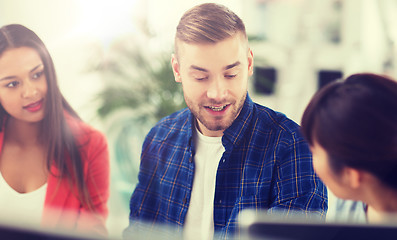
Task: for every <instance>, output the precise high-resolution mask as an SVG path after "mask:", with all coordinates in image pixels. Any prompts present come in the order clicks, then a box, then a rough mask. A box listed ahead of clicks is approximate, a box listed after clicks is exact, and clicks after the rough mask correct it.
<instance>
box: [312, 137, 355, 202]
mask: <svg viewBox="0 0 397 240" xmlns="http://www.w3.org/2000/svg"><path fill="white" fill-rule="evenodd" d="M310 150H311V152H312V154H313V168H314V171H315V172H316V173H317V175H318V176H319V177H320V179H321V180H322V181H323V183H324V184H325V185H326V186H327V188H328V189H329V190H330V191H331V192H332V193H333V194H335V196H337V197H339V198H343V199H352V197H354V196H351V195H352V191H350V188H349V184H348V181H349V179H347V176H346V174H344V170H343V169H342V171H341V172H340V173H335V171H334V170H333V169H332V168H331V166H330V162H329V156H328V153H327V151H326V150H325V149H324V148H323V147H322V146H321V145H320V144H319V143H318V142H316V141H314V144H313V145H312V146H311V147H310Z"/></svg>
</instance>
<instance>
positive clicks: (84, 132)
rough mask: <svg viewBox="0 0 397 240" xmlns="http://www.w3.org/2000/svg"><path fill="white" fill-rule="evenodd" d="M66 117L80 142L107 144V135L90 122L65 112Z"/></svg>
mask: <svg viewBox="0 0 397 240" xmlns="http://www.w3.org/2000/svg"><path fill="white" fill-rule="evenodd" d="M65 119H66V123H67V125H68V127H69V128H70V130H71V132H72V134H73V136H74V137H75V138H76V140H77V141H78V142H79V143H80V144H84V143H90V144H95V145H103V144H105V145H107V141H106V137H105V135H104V134H103V133H102V132H101V131H99V130H98V129H96V128H94V127H93V126H91V125H90V124H88V123H86V122H84V121H82V120H81V119H78V118H75V117H73V116H71V115H69V114H65Z"/></svg>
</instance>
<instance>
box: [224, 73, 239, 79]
mask: <svg viewBox="0 0 397 240" xmlns="http://www.w3.org/2000/svg"><path fill="white" fill-rule="evenodd" d="M236 76H237V74H229V75H225V78H229V79H230V78H235V77H236Z"/></svg>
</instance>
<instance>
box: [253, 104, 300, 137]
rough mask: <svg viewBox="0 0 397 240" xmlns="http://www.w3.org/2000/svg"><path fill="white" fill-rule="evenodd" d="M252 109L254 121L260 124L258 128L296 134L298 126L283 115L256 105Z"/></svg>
mask: <svg viewBox="0 0 397 240" xmlns="http://www.w3.org/2000/svg"><path fill="white" fill-rule="evenodd" d="M254 108H255V114H254V118H255V119H254V120H255V121H257V122H259V123H260V125H259V126H262V127H264V128H267V129H269V130H270V129H278V130H282V131H285V132H287V133H296V132H297V131H299V125H298V124H297V123H296V122H295V121H293V120H292V119H290V118H288V117H287V116H286V115H285V114H284V113H281V112H278V111H275V110H272V109H270V108H268V107H265V106H263V105H260V104H258V103H255V104H254Z"/></svg>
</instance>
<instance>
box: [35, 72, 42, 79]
mask: <svg viewBox="0 0 397 240" xmlns="http://www.w3.org/2000/svg"><path fill="white" fill-rule="evenodd" d="M43 73H44V72H43V71H40V72H37V73H35V74H33V76H32V77H33V79H38V78H40V77H41V76H42V75H43Z"/></svg>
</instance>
